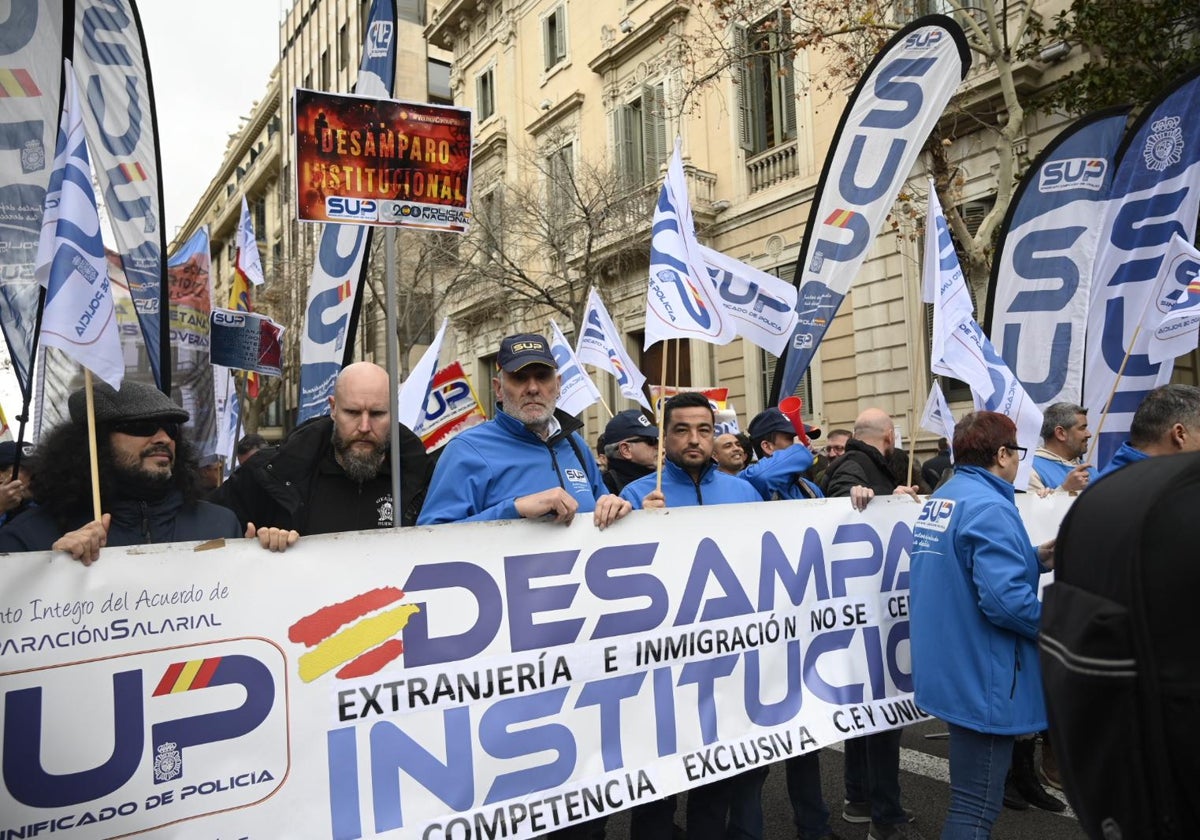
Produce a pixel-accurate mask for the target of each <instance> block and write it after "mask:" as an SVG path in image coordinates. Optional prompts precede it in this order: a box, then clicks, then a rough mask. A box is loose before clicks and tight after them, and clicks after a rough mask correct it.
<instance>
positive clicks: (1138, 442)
mask: <svg viewBox="0 0 1200 840" xmlns="http://www.w3.org/2000/svg"><path fill="white" fill-rule="evenodd" d="M1197 450H1200V388H1196V387H1193V386H1191V385H1163V386H1161V387H1158V388H1155V389H1154V390H1153V391H1151V392H1150V393H1149V394H1147V395H1146V398H1145V399H1143V400H1142V403H1141V405H1139V406H1138V408H1137V411H1136V412H1135V413H1134V415H1133V422H1131V423H1130V424H1129V440H1127V441H1125V442H1124V443H1122V444H1121V448H1120V449H1118V450H1117V451H1116V454H1114V455H1113V457H1112V460H1111V461H1109V462H1108V465H1107V466H1105V467H1104V469H1102V470H1100V474H1099V475H1097V476H1096V478H1097V479H1101V478H1104V476H1106V475H1108V474H1109V473H1111V472H1113V471H1115V470H1119V469H1120V468H1121V467H1124V466H1126V465H1127V464H1132V463H1134V462H1135V461H1144V460H1145V459H1147V458H1153V457H1155V456H1158V455H1176V454H1178V453H1180V452H1195V451H1197Z"/></svg>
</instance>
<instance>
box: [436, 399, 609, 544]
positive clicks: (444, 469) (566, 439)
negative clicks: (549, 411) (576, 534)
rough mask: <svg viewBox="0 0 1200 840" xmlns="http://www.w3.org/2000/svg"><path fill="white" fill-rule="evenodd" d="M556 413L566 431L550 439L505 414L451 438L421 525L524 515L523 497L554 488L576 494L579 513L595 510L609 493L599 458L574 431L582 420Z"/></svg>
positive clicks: (517, 517) (437, 468)
mask: <svg viewBox="0 0 1200 840" xmlns="http://www.w3.org/2000/svg"><path fill="white" fill-rule="evenodd" d="M555 416H556V417H558V419H559V422H560V423H562V425H563V428H562V431H560V432H559V433H558V434H555V435H552V436H551V437H550V439H549V440H545V441H543V440H542V439H541V438H539V437H538V436H537V435H535V434H534V433H533V432H531V431H529V430H528V429H526V428H525V425H524V424H523V423H521V421H519V420H517V419H516V418H514V417H511V416H509V415H507V414H505V413H503V412H497V413H496V417H495V418H494V419H492V420H489V421H488V422H486V423H481V424H480V425H478V426H475V427H473V428H470V429H467V430H466V431H465V432H463V433H462V434H460V435H459V436H458V437H456V438H454V439H453V440H451V441H450V442H449V443H448V444H446V450H445V452H443V453H442V456H441V458H439V459H438V463H437V467H436V468H435V469H434V471H433V480H432V481H431V482H430V484H429V492H428V493H427V494H426V496H425V504H424V506H423V507H422V508H421V515H420V517H419V518H418V519H417V524H418V525H437V524H439V523H443V522H480V521H485V520H492V519H519V518H520V514H518V513H517V506H516V500H517V499H518V498H520V497H521V496H528V495H529V494H530V493H540V492H541V491H543V490H549V489H551V488H552V487H562V488H563V489H564V490H566V491H567V492H568V493H570V494H571V495H572V496H574V497H575V498H576V499H577V500H578V501H579V512H580V513H588V512H590V511H593V510H595V509H596V499H598V498H600V497H601V496H603V495H604V494H606V493H607V492H608V490H607V489H605V487H604V482H603V481H602V480H601V479H600V470H599V469H597V467H596V460H595V458H593V457H592V453H591V452H590V451H589V450H588V447H587V444H586V443H584V442H583V438H581V437H580V436H579V435H578V434H576V433H575V432H574V431H573V427H575V428H577V427H578V426H579V423H578V421H575V420H574V418H571V417H570V416H569V415H566V414H563V413H562V412H558V413H557V414H556V415H555ZM572 441H573V442H574V445H572Z"/></svg>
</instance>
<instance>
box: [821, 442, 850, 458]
mask: <svg viewBox="0 0 1200 840" xmlns="http://www.w3.org/2000/svg"><path fill="white" fill-rule="evenodd" d="M845 452H846V447H844V446H838V445H837V444H836V443H831V444H829V445H828V446H826V447H825V454H826V455H842V454H845Z"/></svg>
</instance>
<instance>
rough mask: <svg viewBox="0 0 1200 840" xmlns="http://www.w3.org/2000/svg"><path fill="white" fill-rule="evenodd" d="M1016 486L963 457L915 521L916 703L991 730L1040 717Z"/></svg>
mask: <svg viewBox="0 0 1200 840" xmlns="http://www.w3.org/2000/svg"><path fill="white" fill-rule="evenodd" d="M1013 498H1014V491H1013V486H1012V485H1011V484H1010V483H1008V482H1007V481H1005V480H1004V479H1002V478H1000V477H999V476H996V475H994V474H993V473H991V472H989V471H988V470H985V469H983V468H982V467H972V466H960V467H958V468H957V469H956V470H955V473H954V477H953V478H951V479H950V480H949V481H948V482H946V484H944V485H943V486H942V487H941V488H940V489H939V490H938V491H937V492H936V493H934V494H933V495H932V496H931V497H930V499H929V500H928V501H927V502H926V503H925V507H924V508H923V509H922V511H921V515H920V517H919V518H918V519H917V524H916V526H915V527H914V528H913V552H912V571H911V575H910V592H909V620H910V631H911V650H912V667H913V686H914V689H915V691H916V700H917V705H918V706H920V707H921V708H922V709H924V710H925V711H927V712H929V713H930V714H932V715H936V716H937V717H939V718H941V719H942V720H945V721H949V722H950V723H954V724H957V725H959V726H963V727H966V728H967V729H973V730H975V731H977V732H986V733H990V734H994V735H1022V734H1026V733H1029V732H1038V731H1040V730H1042V729H1044V728H1045V726H1046V707H1045V705H1044V702H1043V700H1042V675H1041V669H1040V668H1039V666H1038V649H1037V633H1038V624H1039V622H1040V621H1041V616H1042V605H1041V602H1040V601H1038V597H1037V587H1038V577H1039V576H1040V575H1041V573H1042V571H1043V569H1042V567H1041V564H1040V563H1038V558H1037V549H1036V548H1035V547H1034V546H1032V545H1031V544H1030V542H1029V534H1028V533H1027V532H1026V530H1025V525H1024V523H1023V522H1022V521H1021V516H1020V514H1019V513H1018V512H1017V507H1016V505H1015V504H1014V503H1013Z"/></svg>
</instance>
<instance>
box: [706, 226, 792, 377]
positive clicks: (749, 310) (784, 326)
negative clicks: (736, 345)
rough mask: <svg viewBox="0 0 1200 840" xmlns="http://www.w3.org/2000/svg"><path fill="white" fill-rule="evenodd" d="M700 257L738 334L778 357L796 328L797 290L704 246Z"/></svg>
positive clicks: (788, 284)
mask: <svg viewBox="0 0 1200 840" xmlns="http://www.w3.org/2000/svg"><path fill="white" fill-rule="evenodd" d="M700 255H701V256H702V257H703V258H704V266H705V268H707V269H708V278H709V280H710V281H711V282H712V285H713V288H714V289H716V292H717V297H718V298H719V299H720V301H721V304H722V306H724V307H725V312H726V313H728V314H729V316H730V317H731V318H733V328H734V330H735V331H736V332H737V334H738V335H739V336H741V337H742V338H744V339H745V340H746V341H749V342H750V343H751V344H754V345H756V346H758V347H761V348H763V349H764V350H766V351H767V352H768V353H772V354H774V355H776V356H778V355H781V354H782V353H783V351H784V348H785V347H787V343H788V339H789V338H790V337H791V335H792V330H793V329H795V326H796V287H795V286H793V285H792V284H791V283H788V282H787V281H786V280H780V279H779V278H778V277H775V276H773V275H770V274H767V273H766V272H765V271H759V270H758V269H757V268H755V267H754V266H750V265H746V264H745V263H744V262H741V261H740V260H735V259H734V258H733V257H728V256H726V255H725V254H722V253H721V252H720V251H714V250H713V249H712V248H706V247H705V246H703V245H701V246H700Z"/></svg>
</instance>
